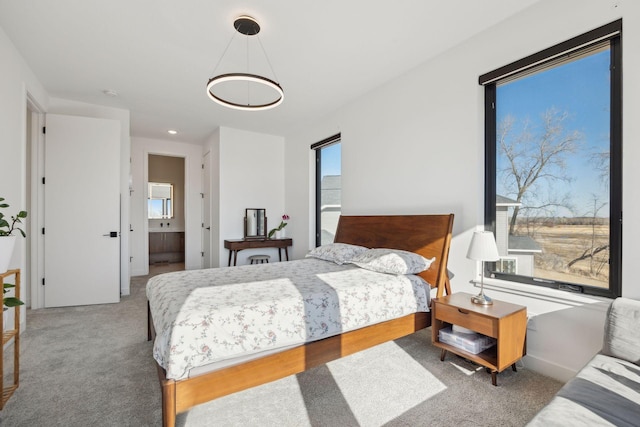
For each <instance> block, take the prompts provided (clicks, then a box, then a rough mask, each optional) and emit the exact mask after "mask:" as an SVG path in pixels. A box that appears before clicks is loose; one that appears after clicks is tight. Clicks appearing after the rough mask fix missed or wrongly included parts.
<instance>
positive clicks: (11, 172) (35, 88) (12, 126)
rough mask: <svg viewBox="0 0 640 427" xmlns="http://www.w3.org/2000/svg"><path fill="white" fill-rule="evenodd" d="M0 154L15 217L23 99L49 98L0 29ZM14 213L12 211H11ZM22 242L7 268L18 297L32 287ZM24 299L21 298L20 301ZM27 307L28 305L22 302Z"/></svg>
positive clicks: (22, 171)
mask: <svg viewBox="0 0 640 427" xmlns="http://www.w3.org/2000/svg"><path fill="white" fill-rule="evenodd" d="M0 58H2V66H1V67H0V129H2V132H0V152H1V153H2V155H1V156H2V167H1V168H0V197H4V198H5V199H6V200H5V203H8V204H9V205H10V206H11V207H10V211H7V212H5V214H8V215H12V214H13V215H15V213H17V212H18V211H19V210H22V209H26V207H27V205H28V204H27V202H28V201H27V194H28V189H27V187H26V186H27V177H26V174H27V164H26V163H27V154H26V153H27V150H26V147H27V119H26V116H27V96H30V97H31V99H32V100H33V101H34V102H35V103H37V104H38V105H39V106H40V107H42V108H47V106H48V104H49V96H48V94H47V93H46V91H45V90H44V88H43V87H42V85H41V84H40V82H39V81H38V79H37V78H36V77H35V75H34V74H33V72H32V71H31V69H30V68H29V67H28V66H27V64H26V63H25V61H24V59H23V58H22V57H21V56H20V54H19V53H18V52H17V50H16V49H15V47H14V46H13V44H12V43H11V41H10V40H9V38H8V37H7V35H6V34H5V32H4V31H3V30H2V28H0ZM14 210H15V212H14ZM32 213H33V212H29V214H30V216H29V218H28V221H27V224H26V225H27V230H26V231H27V232H28V233H29V234H28V236H27V238H28V239H31V238H32V232H31V230H32V229H31V226H30V223H31V214H32ZM26 247H27V244H26V241H25V240H24V239H22V238H19V239H17V242H16V247H15V250H14V252H13V258H12V260H11V262H10V264H9V268H10V269H13V268H20V269H21V271H22V277H21V279H22V283H21V286H22V295H21V299H22V298H24V296H25V295H26V294H27V293H26V289H27V287H29V286H31V285H32V283H31V282H32V281H34V286H35V281H36V280H37V278H32V277H31V275H30V274H29V273H30V272H29V270H28V265H27V253H26ZM23 300H25V299H23ZM25 302H26V303H27V304H30V303H31V302H30V301H29V300H26V301H25ZM20 319H21V320H20V323H21V330H23V331H24V329H25V326H26V324H25V322H26V306H23V307H22V309H21V315H20Z"/></svg>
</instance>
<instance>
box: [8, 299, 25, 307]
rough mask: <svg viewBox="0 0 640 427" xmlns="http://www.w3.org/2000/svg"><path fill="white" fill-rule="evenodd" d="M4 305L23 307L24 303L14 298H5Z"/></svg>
mask: <svg viewBox="0 0 640 427" xmlns="http://www.w3.org/2000/svg"><path fill="white" fill-rule="evenodd" d="M4 305H6V306H7V307H17V306H19V305H24V303H23V302H22V301H20V300H19V299H18V298H16V297H7V298H5V299H4Z"/></svg>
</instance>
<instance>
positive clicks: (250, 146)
mask: <svg viewBox="0 0 640 427" xmlns="http://www.w3.org/2000/svg"><path fill="white" fill-rule="evenodd" d="M207 148H208V149H211V150H212V154H214V155H213V156H212V157H213V158H214V159H213V161H214V163H215V166H214V167H213V168H212V171H211V172H212V173H211V177H212V188H214V190H213V191H212V193H216V194H218V197H217V200H216V201H215V204H217V206H215V205H214V206H213V208H212V211H216V210H217V211H218V212H217V219H218V223H217V224H214V223H213V222H212V228H213V227H215V228H216V229H217V230H219V234H218V240H217V241H215V242H214V244H218V248H217V252H218V258H217V260H216V259H214V260H213V264H212V265H213V266H217V265H218V266H226V265H227V263H228V259H229V258H228V257H229V251H227V250H226V249H224V240H225V239H240V238H242V237H243V236H244V216H245V209H247V208H264V209H266V210H267V229H272V228H275V227H276V226H277V225H278V224H279V223H280V218H281V216H282V215H283V214H284V213H286V212H285V211H284V188H285V183H284V138H283V137H281V136H274V135H266V134H261V133H255V132H248V131H243V130H238V129H232V128H227V127H223V128H220V129H219V130H218V131H217V132H216V133H215V134H214V135H212V137H211V138H210V139H209V141H208V146H207ZM212 199H214V197H212ZM212 216H213V217H214V218H215V217H216V215H215V214H214V215H212ZM287 227H288V226H287ZM295 245H296V242H295V241H294V247H295ZM212 253H215V251H213V252H212ZM255 253H262V254H267V255H271V260H272V262H273V261H277V260H278V251H277V249H271V248H270V249H260V250H258V249H249V250H244V251H241V252H240V253H239V254H238V265H242V264H246V258H247V256H249V255H251V254H255Z"/></svg>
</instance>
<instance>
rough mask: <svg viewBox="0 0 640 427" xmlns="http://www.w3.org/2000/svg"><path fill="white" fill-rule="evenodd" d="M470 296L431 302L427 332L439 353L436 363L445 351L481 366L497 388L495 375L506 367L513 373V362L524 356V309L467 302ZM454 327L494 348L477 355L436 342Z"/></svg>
mask: <svg viewBox="0 0 640 427" xmlns="http://www.w3.org/2000/svg"><path fill="white" fill-rule="evenodd" d="M472 296H473V295H471V294H467V293H464V292H458V293H455V294H452V295H447V296H444V297H441V298H434V299H433V302H432V307H431V310H432V314H431V316H432V317H431V320H432V322H431V332H432V341H433V345H435V346H436V347H439V348H441V349H442V352H441V355H440V360H444V358H445V356H446V354H447V351H450V352H452V353H454V354H457V355H459V356H462V357H464V358H465V359H468V360H471V361H473V362H475V363H477V364H479V365H482V366H484V367H486V368H487V370H488V371H490V372H491V382H492V384H493V385H494V386H495V385H497V379H496V374H497V373H498V372H502V371H503V370H505V369H506V368H508V367H509V366H511V367H512V369H513V370H514V371H515V370H516V362H517V361H518V360H520V359H521V358H522V357H523V356H524V355H525V354H526V348H525V343H526V341H525V339H526V334H527V308H526V307H524V306H522V305H517V304H511V303H508V302H503V301H497V300H495V299H494V300H493V305H478V304H474V303H472V302H471V297H472ZM450 325H458V326H462V327H463V328H467V329H471V330H472V331H474V332H478V333H481V334H483V335H487V336H489V337H492V338H495V339H496V341H497V342H496V345H495V346H493V347H491V348H489V349H487V350H485V351H483V352H481V353H478V354H473V353H471V352H468V351H465V350H464V349H461V348H458V347H455V346H453V345H449V344H446V343H444V342H440V339H439V332H440V329H442V328H446V327H448V326H450Z"/></svg>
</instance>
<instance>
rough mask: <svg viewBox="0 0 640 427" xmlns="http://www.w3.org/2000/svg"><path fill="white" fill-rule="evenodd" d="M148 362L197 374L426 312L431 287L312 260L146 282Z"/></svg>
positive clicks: (178, 374) (173, 373)
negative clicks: (150, 335) (151, 333)
mask: <svg viewBox="0 0 640 427" xmlns="http://www.w3.org/2000/svg"><path fill="white" fill-rule="evenodd" d="M147 298H148V299H149V303H150V307H151V313H152V315H153V322H154V327H155V329H156V333H157V335H156V339H155V343H154V348H153V357H154V358H155V359H156V361H157V362H158V363H159V364H160V365H161V366H162V367H163V368H164V369H165V370H166V376H167V378H171V379H183V378H187V377H188V376H189V371H190V370H191V369H193V368H195V367H198V366H203V365H207V364H210V363H213V362H219V361H222V360H228V359H231V358H234V357H238V356H242V355H248V354H253V353H259V352H262V351H265V350H273V349H277V348H280V347H286V346H291V345H296V344H302V343H305V342H309V341H314V340H318V339H321V338H326V337H329V336H332V335H336V334H339V333H342V332H346V331H349V330H353V329H358V328H360V327H363V326H367V325H371V324H374V323H379V322H383V321H385V320H390V319H395V318H398V317H402V316H405V315H407V314H410V313H415V312H418V311H429V285H428V284H427V283H426V282H425V281H424V280H423V279H421V278H420V277H418V276H414V275H392V274H385V273H376V272H373V271H369V270H365V269H362V268H360V267H356V266H354V265H336V264H334V263H332V262H329V261H323V260H318V259H309V258H308V259H302V260H297V261H290V262H280V263H272V264H257V265H246V266H240V267H223V268H213V269H206V270H189V271H180V272H174V273H166V274H162V275H159V276H155V277H152V278H151V279H149V281H148V282H147Z"/></svg>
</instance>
